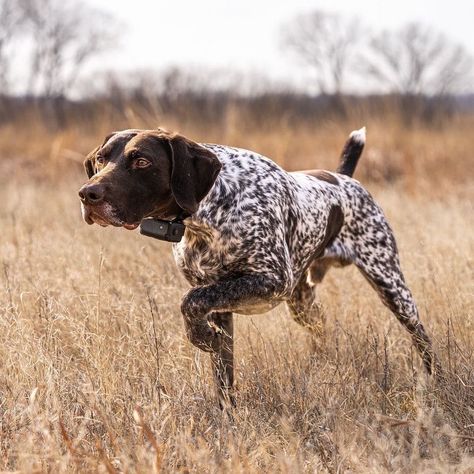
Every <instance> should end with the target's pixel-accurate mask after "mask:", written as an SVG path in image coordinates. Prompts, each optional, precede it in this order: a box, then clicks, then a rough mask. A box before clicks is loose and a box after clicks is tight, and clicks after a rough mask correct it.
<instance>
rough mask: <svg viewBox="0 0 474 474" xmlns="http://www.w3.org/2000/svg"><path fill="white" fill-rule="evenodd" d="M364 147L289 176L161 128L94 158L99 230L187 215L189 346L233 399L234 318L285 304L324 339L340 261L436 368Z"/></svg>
mask: <svg viewBox="0 0 474 474" xmlns="http://www.w3.org/2000/svg"><path fill="white" fill-rule="evenodd" d="M364 143H365V130H364V129H362V130H359V131H355V132H352V134H351V135H350V137H349V139H348V141H347V142H346V145H345V147H344V150H343V153H342V157H341V163H340V167H339V169H338V171H337V172H336V173H332V172H329V171H322V170H315V171H301V172H293V173H288V172H286V171H284V170H283V169H282V168H280V167H279V166H278V165H277V164H275V163H274V162H273V161H271V160H270V159H268V158H265V157H264V156H261V155H259V154H257V153H254V152H251V151H247V150H242V149H239V148H234V147H230V146H222V145H211V144H198V143H195V142H193V141H191V140H188V139H187V138H185V137H183V136H180V135H177V134H171V133H168V132H166V131H164V130H161V129H158V130H125V131H121V132H115V133H113V134H111V135H109V136H108V137H107V138H106V139H105V141H104V143H103V144H102V145H101V146H99V147H97V148H96V149H95V150H94V151H92V152H91V153H90V154H89V155H88V156H87V158H86V161H85V163H84V164H85V168H86V171H87V174H88V176H89V181H88V182H87V183H86V184H85V185H84V186H83V187H82V188H81V190H80V191H79V196H80V198H81V201H82V212H83V217H84V220H85V221H86V222H87V223H88V224H93V223H94V222H95V223H97V224H100V225H102V226H106V225H109V224H110V225H114V226H117V227H120V226H122V227H125V228H127V229H135V228H136V227H137V226H138V225H139V224H140V222H141V221H142V219H144V218H147V217H152V218H157V219H163V220H170V221H171V220H173V219H174V218H176V217H181V218H183V219H184V220H183V222H184V224H185V226H186V230H185V233H184V237H183V238H182V240H181V241H180V242H178V243H175V244H174V245H173V252H174V257H175V260H176V263H177V265H178V267H179V269H180V270H181V272H182V273H183V274H184V276H185V277H186V279H187V280H188V282H189V283H190V284H191V285H192V289H191V290H190V291H189V292H188V293H187V294H186V295H185V296H184V299H183V301H182V304H181V311H182V313H183V316H184V324H185V328H186V334H187V336H188V338H189V340H190V341H191V342H192V343H193V344H194V345H195V346H197V347H198V348H199V349H201V350H203V351H206V352H210V353H211V356H212V361H213V367H214V374H215V379H216V382H217V387H218V393H219V395H220V400H221V402H225V401H227V402H228V401H232V395H231V388H232V385H233V327H232V313H239V314H255V313H262V312H265V311H268V310H270V309H271V308H273V307H275V306H276V305H278V304H279V303H281V302H282V301H285V302H286V303H287V305H288V307H289V309H290V312H291V313H292V315H293V317H294V319H295V321H297V322H298V323H299V324H302V325H303V326H305V327H307V328H308V329H309V330H310V331H313V332H317V330H318V327H319V326H320V319H321V314H320V313H321V312H320V306H319V305H318V303H317V301H316V294H315V285H316V284H317V283H319V282H320V281H321V280H322V279H323V277H324V274H325V273H326V271H327V270H328V268H329V267H330V266H332V265H335V266H344V265H348V264H350V263H354V264H355V265H356V266H357V268H358V269H359V270H360V271H361V272H362V274H363V275H364V277H365V278H366V279H367V280H368V281H369V283H370V284H371V285H372V287H373V288H374V289H375V290H376V291H377V293H378V294H379V296H380V298H381V299H382V301H383V303H385V305H387V306H388V308H390V310H391V311H392V312H393V313H394V314H395V316H396V317H397V319H398V320H399V321H400V323H401V324H402V325H403V326H405V328H406V329H407V330H408V331H409V333H410V334H411V335H412V336H413V340H414V343H415V346H416V348H417V349H418V351H419V352H420V354H421V357H422V359H423V362H424V365H425V367H426V369H427V371H428V372H429V373H431V370H432V365H433V357H434V356H433V352H432V348H431V342H430V339H429V337H428V336H427V334H426V332H425V330H424V328H423V325H422V324H421V322H420V319H419V316H418V311H417V308H416V305H415V302H414V300H413V297H412V295H411V293H410V290H409V289H408V287H407V285H406V283H405V279H404V277H403V274H402V271H401V269H400V262H399V258H398V252H397V246H396V243H395V239H394V236H393V233H392V230H391V228H390V226H389V224H388V223H387V220H386V218H385V216H384V214H383V212H382V210H381V209H380V207H379V206H378V205H377V204H376V203H375V202H374V200H373V198H372V196H371V195H370V194H369V193H368V192H367V191H366V190H365V189H364V188H363V187H362V186H361V184H360V183H359V182H358V181H356V180H354V179H352V178H351V176H352V174H353V172H354V169H355V166H356V164H357V161H358V159H359V156H360V154H361V152H362V149H363V147H364Z"/></svg>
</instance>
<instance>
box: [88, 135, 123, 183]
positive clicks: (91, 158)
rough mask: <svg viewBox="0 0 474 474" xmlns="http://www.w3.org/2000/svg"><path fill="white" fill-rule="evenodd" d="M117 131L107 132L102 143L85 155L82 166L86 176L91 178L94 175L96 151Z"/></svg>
mask: <svg viewBox="0 0 474 474" xmlns="http://www.w3.org/2000/svg"><path fill="white" fill-rule="evenodd" d="M116 133H117V132H112V133H109V134H108V135H107V136H106V137H105V138H104V141H103V142H102V145H100V146H98V147H96V148H94V149H93V150H92V151H91V152H90V153H89V154H88V155H87V156H86V159H85V160H84V168H85V170H86V173H87V177H88V178H92V176H94V175H95V173H96V170H95V156H96V154H97V152H98V151H99V150H100V149H101V148H102V147H103V146H104V145H105V144H106V143H107V142H108V141H109V140H110V139H111V138H112V137H113V136H114V135H115V134H116Z"/></svg>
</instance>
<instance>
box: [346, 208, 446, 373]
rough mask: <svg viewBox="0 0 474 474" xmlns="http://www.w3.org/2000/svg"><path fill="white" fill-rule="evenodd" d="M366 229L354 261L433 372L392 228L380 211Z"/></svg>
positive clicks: (430, 351)
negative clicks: (409, 335) (410, 337)
mask: <svg viewBox="0 0 474 474" xmlns="http://www.w3.org/2000/svg"><path fill="white" fill-rule="evenodd" d="M363 229H364V231H363V232H361V233H360V234H359V236H358V239H357V243H355V245H353V248H354V249H357V250H355V256H354V259H353V262H354V264H355V265H356V266H357V267H358V269H359V270H360V271H361V273H362V274H363V275H364V277H365V278H366V279H367V280H368V282H369V283H370V284H371V285H372V287H373V288H374V289H375V290H376V291H377V293H378V295H379V296H380V299H381V300H382V302H383V303H384V304H385V305H386V306H387V307H388V308H389V309H390V310H391V311H392V313H393V314H394V315H395V316H396V318H397V319H398V321H399V322H400V323H401V324H402V325H403V326H404V327H405V329H406V330H407V331H408V332H409V333H410V334H411V336H412V338H413V342H414V344H415V347H416V348H417V350H418V352H419V353H420V355H421V358H422V360H423V363H424V366H425V368H426V370H427V371H428V373H430V374H431V373H432V369H433V363H435V359H434V354H433V349H432V344H431V340H430V338H429V337H428V335H427V333H426V331H425V328H424V327H423V324H422V323H421V321H420V317H419V314H418V309H417V307H416V304H415V301H414V299H413V296H412V294H411V292H410V290H409V288H408V286H407V284H406V282H405V278H404V276H403V273H402V270H401V268H400V261H399V257H398V250H397V245H396V242H395V238H394V236H393V233H392V230H391V228H390V226H389V225H388V223H387V221H386V220H385V217H383V215H380V214H379V215H378V216H374V215H372V216H371V217H370V218H368V219H366V220H365V222H363ZM436 364H437V362H436ZM436 368H437V369H439V367H436Z"/></svg>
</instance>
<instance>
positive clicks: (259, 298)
mask: <svg viewBox="0 0 474 474" xmlns="http://www.w3.org/2000/svg"><path fill="white" fill-rule="evenodd" d="M282 292H283V285H282V284H279V283H278V280H277V279H276V278H275V277H271V276H267V275H263V274H255V275H246V276H243V277H240V278H236V279H233V280H226V281H223V282H219V283H215V284H212V285H207V286H202V287H198V288H193V289H192V290H190V291H189V292H188V293H187V294H186V296H185V297H184V299H183V302H182V305H181V311H182V313H183V316H184V324H185V328H186V334H187V336H188V338H189V340H190V341H191V343H192V344H194V345H195V346H196V347H198V348H199V349H201V350H203V351H206V352H210V353H211V357H212V361H213V369H214V375H215V381H216V383H217V390H218V394H219V398H220V402H221V406H222V405H225V403H226V402H227V403H229V402H230V403H231V404H232V403H233V399H232V395H231V390H232V385H233V381H234V373H233V328H232V326H233V324H232V311H234V310H238V309H241V308H245V306H247V305H249V304H256V303H259V302H266V301H270V300H271V299H273V298H275V297H278V296H279V295H280V294H281V293H282Z"/></svg>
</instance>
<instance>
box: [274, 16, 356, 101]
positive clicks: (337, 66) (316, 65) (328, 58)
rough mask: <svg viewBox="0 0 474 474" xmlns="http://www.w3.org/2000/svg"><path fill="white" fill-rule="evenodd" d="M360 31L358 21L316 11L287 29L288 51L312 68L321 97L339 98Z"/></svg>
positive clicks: (300, 17) (284, 34)
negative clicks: (327, 95) (331, 94)
mask: <svg viewBox="0 0 474 474" xmlns="http://www.w3.org/2000/svg"><path fill="white" fill-rule="evenodd" d="M360 31H361V28H360V26H359V23H358V21H357V20H355V19H353V20H346V19H345V18H343V17H341V16H339V15H337V14H331V13H326V12H323V11H319V10H316V11H313V12H312V13H309V14H303V15H300V16H297V17H296V18H294V19H293V20H291V21H290V22H289V23H288V24H287V25H285V26H284V28H283V31H282V38H281V40H282V46H283V47H284V48H285V49H287V50H289V51H291V52H292V53H293V54H295V55H296V56H297V57H298V58H299V59H300V60H301V61H303V63H304V64H306V65H308V66H310V67H312V68H313V70H314V71H315V73H316V81H317V85H318V89H319V92H320V93H321V94H328V93H333V94H335V95H340V94H341V92H342V90H343V88H344V86H345V79H346V76H347V71H348V69H349V67H350V65H351V63H352V60H353V59H354V57H355V51H356V48H357V44H358V38H359V36H360Z"/></svg>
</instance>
